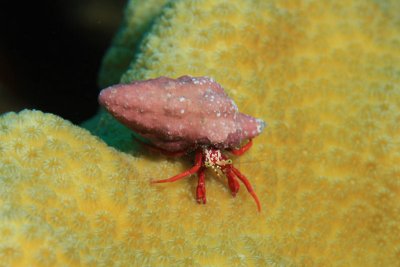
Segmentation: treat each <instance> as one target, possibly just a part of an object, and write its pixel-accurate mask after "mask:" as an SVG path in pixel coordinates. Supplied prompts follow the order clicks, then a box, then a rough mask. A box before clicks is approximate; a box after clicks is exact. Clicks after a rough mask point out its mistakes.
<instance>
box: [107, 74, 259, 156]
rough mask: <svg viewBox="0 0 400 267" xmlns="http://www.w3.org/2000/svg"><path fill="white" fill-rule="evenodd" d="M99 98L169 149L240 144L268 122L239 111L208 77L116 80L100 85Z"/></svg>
mask: <svg viewBox="0 0 400 267" xmlns="http://www.w3.org/2000/svg"><path fill="white" fill-rule="evenodd" d="M99 102H100V104H101V105H102V106H104V107H105V108H106V109H107V110H108V111H109V112H110V113H111V114H112V115H113V116H114V117H115V118H116V119H117V120H119V121H120V122H121V123H123V124H124V125H126V126H128V127H129V128H131V129H132V130H133V131H135V132H137V133H139V134H140V135H142V136H143V137H146V138H148V139H150V141H151V142H152V143H153V144H154V145H155V146H157V147H160V148H162V149H165V150H168V151H182V150H186V149H189V148H193V147H196V146H198V145H213V146H215V147H218V148H228V147H232V146H236V145H238V144H240V142H241V141H242V140H244V139H249V138H253V137H255V136H257V135H259V134H260V133H261V131H262V130H263V128H264V125H265V124H264V122H263V121H262V120H260V119H256V118H253V117H251V116H249V115H246V114H243V113H240V112H239V111H238V108H237V106H236V104H235V102H234V101H233V100H232V99H231V98H229V97H228V96H227V94H226V93H225V92H224V89H223V88H222V87H221V85H219V84H218V83H216V82H215V81H214V80H213V79H211V78H208V77H190V76H182V77H180V78H178V79H172V78H167V77H159V78H156V79H150V80H145V81H136V82H133V83H130V84H117V85H114V86H111V87H108V88H106V89H104V90H102V91H101V92H100V95H99Z"/></svg>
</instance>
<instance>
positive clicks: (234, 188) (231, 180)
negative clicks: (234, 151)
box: [225, 166, 240, 197]
mask: <svg viewBox="0 0 400 267" xmlns="http://www.w3.org/2000/svg"><path fill="white" fill-rule="evenodd" d="M225 174H226V177H227V178H228V185H229V188H230V189H231V192H232V196H234V197H235V196H236V194H237V192H238V191H239V187H240V185H239V182H238V181H237V179H236V177H235V174H234V173H233V172H232V168H231V166H229V167H227V168H226V171H225Z"/></svg>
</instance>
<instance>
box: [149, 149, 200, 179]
mask: <svg viewBox="0 0 400 267" xmlns="http://www.w3.org/2000/svg"><path fill="white" fill-rule="evenodd" d="M202 164H203V154H202V152H201V150H198V151H196V156H195V164H194V166H193V167H192V168H191V169H189V170H187V171H184V172H182V173H180V174H177V175H175V176H173V177H171V178H167V179H163V180H155V181H151V182H152V183H168V182H175V181H177V180H179V179H182V178H185V177H186V176H188V175H191V174H194V173H196V172H197V171H198V170H199V169H200V167H201V165H202Z"/></svg>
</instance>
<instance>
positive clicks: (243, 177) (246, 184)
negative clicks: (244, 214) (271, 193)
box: [232, 165, 261, 211]
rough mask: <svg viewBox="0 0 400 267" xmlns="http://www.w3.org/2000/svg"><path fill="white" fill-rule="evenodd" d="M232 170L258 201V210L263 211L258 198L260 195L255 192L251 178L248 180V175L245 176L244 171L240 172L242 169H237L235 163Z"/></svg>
mask: <svg viewBox="0 0 400 267" xmlns="http://www.w3.org/2000/svg"><path fill="white" fill-rule="evenodd" d="M232 171H233V172H234V173H235V174H236V176H237V177H238V178H239V179H240V181H242V182H243V183H244V185H245V186H246V188H247V191H249V193H250V194H251V195H252V197H253V198H254V200H255V201H256V204H257V208H258V211H261V204H260V200H258V197H257V195H256V193H255V192H254V190H253V187H252V186H251V184H250V182H249V180H247V178H246V176H244V175H243V174H242V173H240V171H239V170H238V169H236V168H235V167H234V166H233V165H232Z"/></svg>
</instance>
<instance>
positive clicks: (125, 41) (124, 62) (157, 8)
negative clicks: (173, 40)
mask: <svg viewBox="0 0 400 267" xmlns="http://www.w3.org/2000/svg"><path fill="white" fill-rule="evenodd" d="M166 2H167V0H146V1H139V0H131V1H130V3H129V5H127V7H126V9H125V16H124V20H123V22H122V26H121V29H120V30H119V31H118V33H117V34H116V36H115V37H114V40H113V45H112V47H110V48H109V49H108V51H107V53H106V55H105V56H104V58H103V63H102V66H101V69H100V75H99V84H100V86H101V87H106V86H109V85H112V84H115V83H118V81H119V79H120V77H121V75H122V74H123V73H124V72H125V70H126V68H127V67H128V66H129V63H130V62H131V60H132V59H133V57H134V55H135V50H136V47H137V46H138V43H139V41H140V39H141V38H142V37H143V35H144V34H145V32H146V31H148V30H149V28H150V27H151V25H152V23H153V22H154V20H155V19H156V18H157V17H158V16H159V15H160V13H161V11H162V8H163V6H164V5H165V3H166Z"/></svg>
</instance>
